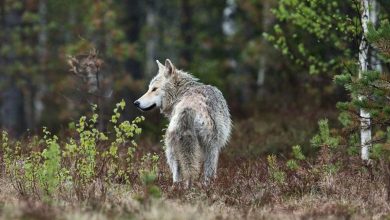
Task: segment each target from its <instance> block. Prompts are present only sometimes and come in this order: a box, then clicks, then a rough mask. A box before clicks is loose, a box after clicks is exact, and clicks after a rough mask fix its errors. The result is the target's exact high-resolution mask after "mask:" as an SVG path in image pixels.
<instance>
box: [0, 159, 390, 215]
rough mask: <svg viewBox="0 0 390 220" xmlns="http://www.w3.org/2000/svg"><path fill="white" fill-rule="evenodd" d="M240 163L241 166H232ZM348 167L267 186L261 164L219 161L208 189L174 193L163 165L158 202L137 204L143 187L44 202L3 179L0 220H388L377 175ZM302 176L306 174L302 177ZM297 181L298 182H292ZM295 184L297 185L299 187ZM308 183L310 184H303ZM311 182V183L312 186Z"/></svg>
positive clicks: (388, 211) (383, 188) (387, 207)
mask: <svg viewBox="0 0 390 220" xmlns="http://www.w3.org/2000/svg"><path fill="white" fill-rule="evenodd" d="M236 164H239V165H240V166H236ZM353 167H355V166H353V164H351V167H349V168H346V169H344V170H342V171H340V172H339V173H337V174H335V175H327V176H326V175H325V176H322V177H321V178H320V179H319V180H313V179H311V178H305V179H303V178H302V179H301V180H299V181H300V184H306V185H310V187H300V188H299V189H300V190H301V191H300V192H299V191H298V190H297V183H294V181H291V179H290V178H299V177H289V178H287V181H286V183H284V184H276V183H273V182H272V181H269V178H268V173H267V166H266V165H265V162H264V161H263V160H257V161H250V162H249V161H245V162H244V161H232V162H229V163H227V161H226V160H223V161H222V163H221V168H220V170H219V174H220V175H219V178H218V179H217V180H216V181H215V182H214V183H213V185H212V186H210V187H202V186H197V187H195V188H193V189H191V190H188V191H185V190H178V189H173V188H172V187H171V186H170V185H171V183H170V180H169V179H170V177H169V173H167V172H166V170H167V167H166V166H165V164H164V163H161V164H160V169H161V171H163V172H161V175H160V176H159V179H158V181H157V185H159V186H160V187H161V189H162V190H163V196H162V198H159V199H151V200H148V201H146V202H145V201H143V202H141V200H138V199H137V198H140V197H142V193H143V192H142V185H139V184H135V185H134V186H133V187H132V188H131V190H128V189H126V188H124V186H121V185H118V186H117V187H115V189H110V191H109V193H108V196H107V199H106V200H105V201H98V202H97V203H93V204H92V203H79V202H77V201H67V202H65V201H56V202H51V203H50V202H49V203H48V202H43V201H36V200H30V199H27V198H21V197H19V196H18V193H17V191H15V190H14V189H13V188H12V186H11V184H10V182H9V181H8V180H7V179H2V180H1V185H0V190H1V192H0V202H1V212H0V215H1V218H2V219H122V218H131V219H387V218H389V217H390V205H389V203H388V202H387V201H386V192H387V191H386V186H385V184H384V183H383V177H382V175H381V173H380V172H379V171H378V172H377V171H376V170H375V168H373V169H374V172H372V173H373V174H370V173H369V172H367V171H366V170H365V169H360V168H353ZM305 175H306V174H305ZM296 181H298V180H296ZM299 181H298V182H299ZM306 181H308V182H306ZM311 181H313V182H311Z"/></svg>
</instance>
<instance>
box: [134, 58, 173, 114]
mask: <svg viewBox="0 0 390 220" xmlns="http://www.w3.org/2000/svg"><path fill="white" fill-rule="evenodd" d="M156 62H157V65H158V73H157V75H156V76H155V77H154V78H153V79H152V81H150V84H149V89H148V91H147V92H146V93H145V94H144V95H143V96H142V97H141V98H139V99H138V100H136V101H135V102H134V105H135V106H136V107H137V108H139V109H141V110H142V111H148V110H151V109H153V108H154V107H159V108H160V109H163V108H164V106H166V105H167V103H166V102H167V98H166V97H167V96H171V95H170V94H169V93H170V92H169V91H168V90H171V89H169V88H172V87H173V84H174V82H175V81H176V78H177V75H178V74H177V70H176V68H175V66H174V65H173V64H172V62H171V61H170V60H169V59H167V60H165V65H163V64H161V63H160V61H158V60H156Z"/></svg>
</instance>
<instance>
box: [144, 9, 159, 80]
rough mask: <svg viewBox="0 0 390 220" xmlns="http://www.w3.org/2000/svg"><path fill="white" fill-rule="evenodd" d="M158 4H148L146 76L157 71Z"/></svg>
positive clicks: (150, 76)
mask: <svg viewBox="0 0 390 220" xmlns="http://www.w3.org/2000/svg"><path fill="white" fill-rule="evenodd" d="M157 4H158V1H149V2H148V4H147V6H146V28H147V30H148V39H147V41H146V66H145V78H147V79H150V78H152V77H153V76H154V75H155V74H156V71H157V67H156V62H155V60H156V59H157V54H156V53H157V43H158V32H157V19H158V13H157Z"/></svg>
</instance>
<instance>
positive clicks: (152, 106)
mask: <svg viewBox="0 0 390 220" xmlns="http://www.w3.org/2000/svg"><path fill="white" fill-rule="evenodd" d="M154 107H156V103H154V104H153V105H151V106H149V107H147V108H141V107H139V109H141V110H142V111H149V110H151V109H153V108H154Z"/></svg>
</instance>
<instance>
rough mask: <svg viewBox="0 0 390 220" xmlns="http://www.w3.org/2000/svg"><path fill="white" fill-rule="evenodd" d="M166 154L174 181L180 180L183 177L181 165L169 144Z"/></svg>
mask: <svg viewBox="0 0 390 220" xmlns="http://www.w3.org/2000/svg"><path fill="white" fill-rule="evenodd" d="M165 156H166V157H167V162H168V165H169V168H170V169H171V172H172V176H173V183H176V182H179V181H180V178H181V175H180V167H179V163H178V161H177V159H176V158H175V155H174V154H173V151H172V147H169V146H167V149H166V151H165Z"/></svg>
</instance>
